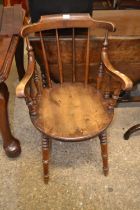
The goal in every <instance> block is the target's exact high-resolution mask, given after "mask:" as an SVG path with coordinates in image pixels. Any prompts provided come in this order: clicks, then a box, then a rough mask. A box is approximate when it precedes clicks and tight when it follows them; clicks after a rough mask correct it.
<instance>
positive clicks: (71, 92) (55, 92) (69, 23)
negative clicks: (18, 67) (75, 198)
mask: <svg viewBox="0 0 140 210" xmlns="http://www.w3.org/2000/svg"><path fill="white" fill-rule="evenodd" d="M68 28H72V29H71V38H70V33H69V35H68V37H69V39H68V40H69V45H67V46H65V47H64V48H63V45H62V43H63V41H62V40H63V36H64V35H63V33H62V34H61V33H59V32H60V31H59V30H60V29H68ZM77 28H78V29H79V28H84V31H83V30H82V31H81V33H82V35H81V36H80V34H79V33H80V30H79V32H78V34H77V33H76V29H77ZM97 28H102V29H104V31H106V33H105V36H104V42H103V44H102V47H101V48H100V51H99V54H100V56H99V57H100V59H99V62H98V65H97V66H98V69H99V73H98V77H97V81H96V78H95V81H96V83H93V82H91V81H90V75H89V72H90V70H91V68H93V69H94V65H91V64H92V60H91V57H92V53H93V51H92V46H93V45H92V44H91V43H93V42H94V43H95V44H96V42H95V40H94V39H92V35H91V33H90V32H91V29H92V30H96V29H97ZM52 29H55V30H56V36H55V35H53V37H52V38H53V46H54V45H55V47H54V49H55V50H54V51H53V53H51V51H50V48H48V45H49V42H48V40H47V38H46V36H47V32H46V31H47V30H52ZM114 30H115V27H114V25H113V24H112V23H107V22H103V21H95V20H93V19H92V18H91V17H90V15H88V14H71V15H66V16H65V15H50V16H44V17H42V18H41V20H40V22H38V23H36V24H31V25H28V26H25V27H23V29H22V31H21V35H22V36H23V37H25V38H26V41H27V50H28V68H27V71H26V74H25V76H24V78H23V79H22V81H21V82H20V83H19V85H18V86H17V89H16V94H17V96H18V97H24V98H25V99H26V102H27V105H28V108H29V113H30V116H31V120H32V122H33V124H34V126H35V127H36V128H37V129H39V130H40V131H41V132H42V133H43V160H44V161H43V166H44V178H45V179H46V178H47V180H48V152H49V151H48V150H49V142H48V141H49V140H48V139H49V138H53V139H56V140H60V141H69V142H72V141H83V140H87V139H90V138H92V137H95V136H99V138H100V141H101V151H102V158H103V171H104V174H105V175H107V174H108V157H107V137H106V132H105V130H106V129H107V127H108V126H109V124H110V123H111V121H112V118H113V113H114V112H113V108H114V106H115V104H116V101H117V99H118V95H119V93H120V91H121V90H130V89H131V88H132V82H131V80H130V79H129V78H128V77H127V76H125V75H124V74H122V73H120V72H119V71H117V70H116V69H115V68H114V67H113V66H112V64H111V63H110V61H109V58H108V32H109V31H112V32H113V31H114ZM44 31H45V34H44ZM69 32H70V31H69ZM83 32H84V34H83ZM33 33H35V37H34V38H37V39H38V43H39V46H40V49H39V52H40V53H41V57H40V58H39V59H40V61H42V62H43V64H44V72H45V74H46V78H47V87H45V86H44V77H43V78H41V75H40V74H38V76H39V75H40V76H39V77H38V79H37V80H36V84H37V85H35V76H34V75H35V72H36V71H37V68H36V64H35V62H36V61H35V55H36V48H34V46H33V43H32V41H31V37H32V34H33ZM49 36H50V35H49ZM83 37H84V42H83ZM77 39H78V40H80V41H82V42H83V43H84V45H78V53H77ZM54 40H55V41H54ZM79 43H80V42H79ZM31 44H32V46H31ZM81 46H82V47H81ZM80 47H81V48H80ZM96 49H97V47H96ZM66 51H68V54H67V53H65V52H66ZM79 52H81V55H80V56H79ZM67 55H68V56H67ZM41 58H42V60H41ZM54 58H55V60H54ZM52 65H53V67H54V68H55V69H56V70H57V72H58V81H60V83H58V84H55V83H54V82H52V80H51V73H52V72H51V70H52ZM81 66H82V68H83V70H82V72H80V74H81V75H83V77H82V79H81V81H79V78H78V77H77V73H78V71H79V69H81ZM79 67H80V68H79ZM65 71H67V72H69V73H70V72H71V76H69V78H68V81H67V77H65ZM105 75H106V77H107V78H109V79H110V78H112V77H113V79H114V80H115V81H117V83H118V86H117V87H116V88H115V89H114V90H111V91H112V97H111V92H109V97H108V98H105V97H104V92H102V91H101V87H102V85H103V81H104V79H105ZM109 79H108V81H110V80H109ZM108 85H110V82H109V84H108ZM37 87H38V88H37ZM38 90H41V91H39V93H38ZM40 93H41V94H40Z"/></svg>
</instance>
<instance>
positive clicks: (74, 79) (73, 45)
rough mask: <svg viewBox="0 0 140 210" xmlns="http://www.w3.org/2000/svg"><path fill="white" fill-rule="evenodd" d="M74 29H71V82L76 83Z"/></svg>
mask: <svg viewBox="0 0 140 210" xmlns="http://www.w3.org/2000/svg"><path fill="white" fill-rule="evenodd" d="M75 59H76V52H75V29H74V28H73V29H72V82H75V81H76V60H75Z"/></svg>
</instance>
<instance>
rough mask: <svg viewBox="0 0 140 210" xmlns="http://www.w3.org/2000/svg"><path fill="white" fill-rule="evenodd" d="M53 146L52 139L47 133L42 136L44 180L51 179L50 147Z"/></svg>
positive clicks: (46, 181)
mask: <svg viewBox="0 0 140 210" xmlns="http://www.w3.org/2000/svg"><path fill="white" fill-rule="evenodd" d="M50 146H51V142H50V139H49V138H48V137H46V136H45V135H43V136H42V155H43V171H44V182H45V183H48V181H49V152H50V151H49V149H50Z"/></svg>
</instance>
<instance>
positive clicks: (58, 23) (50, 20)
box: [21, 13, 115, 37]
mask: <svg viewBox="0 0 140 210" xmlns="http://www.w3.org/2000/svg"><path fill="white" fill-rule="evenodd" d="M64 28H93V29H95V28H102V29H106V30H108V31H110V32H113V31H115V25H114V24H113V23H111V22H107V21H98V20H94V19H93V18H92V17H91V16H90V15H89V14H82V13H81V14H60V15H46V16H42V17H41V19H40V21H39V22H38V23H33V24H29V25H27V26H24V27H23V28H22V30H21V36H22V37H26V36H28V35H29V34H30V33H35V32H38V31H46V30H51V29H64Z"/></svg>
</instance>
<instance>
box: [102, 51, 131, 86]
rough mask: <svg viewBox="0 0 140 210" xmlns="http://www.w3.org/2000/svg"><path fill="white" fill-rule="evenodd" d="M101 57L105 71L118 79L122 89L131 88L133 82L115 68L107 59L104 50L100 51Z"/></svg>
mask: <svg viewBox="0 0 140 210" xmlns="http://www.w3.org/2000/svg"><path fill="white" fill-rule="evenodd" d="M101 58H102V62H103V64H104V66H105V67H106V71H107V72H108V73H109V74H111V75H112V76H113V77H114V78H115V79H117V80H119V81H120V82H121V84H122V90H131V89H132V87H133V82H132V81H131V79H129V78H128V77H127V76H126V75H125V74H123V73H121V72H119V71H118V70H116V69H115V68H114V67H113V65H112V64H111V63H110V61H109V57H108V54H107V52H106V51H102V53H101Z"/></svg>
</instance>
